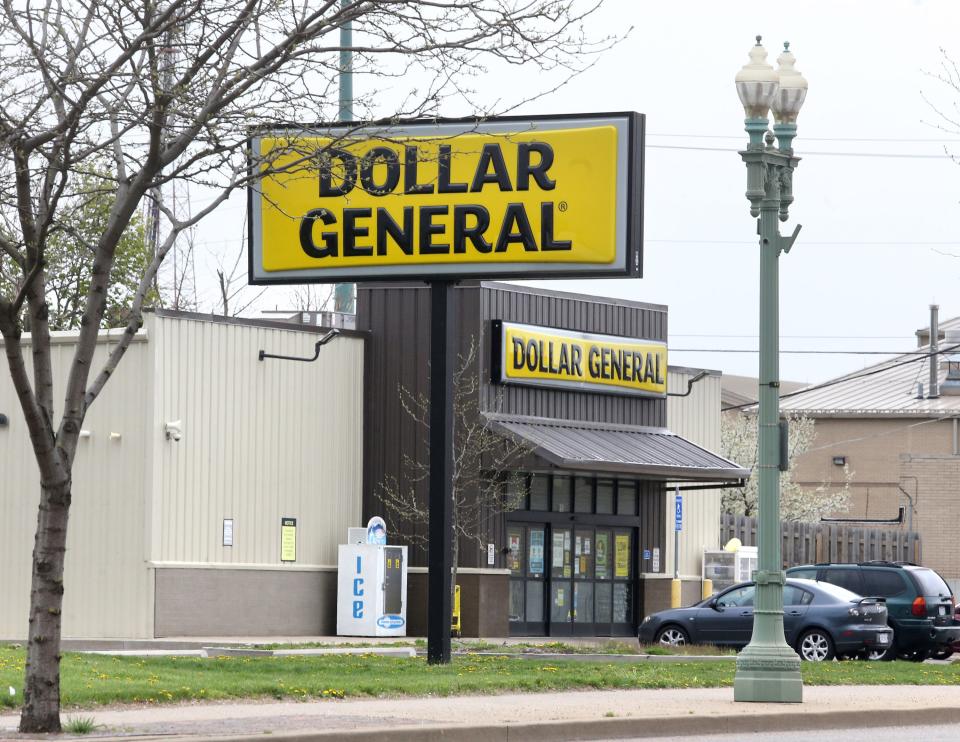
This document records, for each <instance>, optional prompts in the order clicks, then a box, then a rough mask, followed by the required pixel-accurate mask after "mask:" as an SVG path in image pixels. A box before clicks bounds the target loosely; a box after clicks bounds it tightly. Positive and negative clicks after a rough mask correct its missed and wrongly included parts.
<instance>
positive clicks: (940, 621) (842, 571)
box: [787, 561, 960, 662]
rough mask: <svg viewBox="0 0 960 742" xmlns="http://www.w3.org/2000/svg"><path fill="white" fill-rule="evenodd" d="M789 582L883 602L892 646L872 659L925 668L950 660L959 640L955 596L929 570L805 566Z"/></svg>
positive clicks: (890, 565) (886, 565)
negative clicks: (933, 660)
mask: <svg viewBox="0 0 960 742" xmlns="http://www.w3.org/2000/svg"><path fill="white" fill-rule="evenodd" d="M787 577H797V578H802V579H808V580H819V581H821V582H829V583H831V584H834V585H839V586H840V587H845V588H847V590H850V591H851V592H854V593H857V594H858V595H863V596H865V597H867V596H869V597H882V598H886V600H887V623H888V624H889V625H890V628H892V629H893V644H892V645H891V646H890V648H889V649H887V650H883V651H881V650H877V651H876V652H874V653H871V654H870V659H880V660H892V659H896V658H897V657H900V658H902V659H908V660H913V661H915V662H923V660H925V659H927V658H928V657H944V656H949V655H950V653H951V648H950V644H951V643H952V642H956V641H958V640H960V626H958V625H957V623H956V622H955V621H954V620H953V614H954V606H955V601H954V597H953V592H952V591H951V590H950V587H949V586H948V585H947V583H946V582H945V581H944V579H943V578H942V577H941V576H940V575H939V574H937V573H936V572H934V571H933V570H932V569H929V568H928V567H919V566H917V565H915V564H907V563H904V562H881V561H876V562H861V563H859V564H840V563H833V564H805V565H802V566H798V567H791V568H790V569H788V570H787Z"/></svg>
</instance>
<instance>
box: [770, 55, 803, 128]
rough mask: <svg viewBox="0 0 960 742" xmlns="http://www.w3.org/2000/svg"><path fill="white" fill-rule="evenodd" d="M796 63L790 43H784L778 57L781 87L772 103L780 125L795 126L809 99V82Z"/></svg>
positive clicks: (771, 106)
mask: <svg viewBox="0 0 960 742" xmlns="http://www.w3.org/2000/svg"><path fill="white" fill-rule="evenodd" d="M796 62H797V59H796V57H794V56H793V53H792V52H791V51H790V42H789V41H787V42H784V44H783V52H782V53H781V54H780V56H779V57H777V64H778V65H779V67H778V69H777V76H778V77H779V80H780V85H779V87H778V88H777V91H776V93H775V94H774V96H773V101H772V102H771V103H770V108H771V109H772V110H773V117H774V119H775V120H776V122H777V123H778V124H795V123H796V122H797V114H798V113H800V107H801V106H802V105H803V100H804V98H806V97H807V81H806V80H805V79H804V77H803V75H801V74H800V73H799V72H798V71H797V69H796V68H795V67H794V64H796Z"/></svg>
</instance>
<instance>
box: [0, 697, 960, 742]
mask: <svg viewBox="0 0 960 742" xmlns="http://www.w3.org/2000/svg"><path fill="white" fill-rule="evenodd" d="M957 693H958V689H957V688H956V687H955V686H943V687H936V686H813V687H806V688H804V703H802V704H790V705H786V704H746V703H739V704H738V703H734V701H733V689H732V688H720V689H714V688H711V689H694V690H619V691H573V692H562V693H524V694H508V695H491V696H456V697H449V698H387V699H346V700H339V701H338V700H325V701H314V702H302V703H298V702H270V701H264V702H256V701H251V702H243V703H210V704H187V705H169V706H143V707H123V708H112V709H103V710H93V711H80V712H72V713H70V712H68V713H64V714H63V717H62V718H63V719H64V721H65V722H66V720H67V719H69V718H70V717H83V718H85V717H93V718H94V720H95V722H96V723H97V724H98V725H100V726H99V727H98V729H97V730H96V731H95V732H94V733H92V734H88V735H84V736H83V737H75V736H73V735H70V734H65V735H64V736H63V737H62V739H76V738H80V739H94V740H97V742H106V740H125V741H126V742H131V740H132V739H134V738H135V739H136V740H137V741H138V742H139V741H140V740H150V739H159V738H161V737H162V738H163V739H165V740H183V741H187V740H189V741H191V742H200V741H203V742H213V741H214V740H219V739H225V738H227V737H229V738H232V739H233V740H251V742H252V740H263V739H264V738H265V735H269V736H268V737H266V738H268V739H270V740H273V741H274V742H280V741H281V740H282V741H284V742H286V741H293V740H296V742H308V741H309V740H318V741H319V740H335V739H342V740H351V741H359V740H371V741H372V740H378V742H407V741H409V740H457V741H458V742H460V741H461V740H462V741H463V742H473V741H474V740H476V741H477V742H499V741H500V740H503V741H505V742H506V741H507V740H521V739H522V740H524V742H530V741H535V740H573V739H615V738H618V737H653V736H671V735H691V736H696V735H702V734H708V733H725V732H741V733H743V732H748V731H759V730H767V731H789V730H807V731H809V730H817V729H841V728H851V727H857V728H861V727H882V726H893V725H904V724H912V723H921V722H922V723H937V724H951V723H960V704H958V702H957ZM17 723H18V715H17V714H15V713H13V714H11V713H6V714H0V739H3V740H8V739H13V740H17V739H21V740H22V739H29V738H30V737H26V736H18V735H17V734H16V727H17Z"/></svg>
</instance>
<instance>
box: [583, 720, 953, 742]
mask: <svg viewBox="0 0 960 742" xmlns="http://www.w3.org/2000/svg"><path fill="white" fill-rule="evenodd" d="M632 739H634V740H637V742H691V740H690V737H633V738H632ZM786 739H800V740H802V739H816V740H817V742H851V740H857V739H904V740H923V742H955V741H956V740H958V739H960V724H942V725H931V726H914V727H910V726H906V727H869V728H860V729H828V730H823V729H818V730H816V731H811V732H809V733H808V734H805V733H804V732H783V731H777V732H753V733H746V734H711V735H709V736H707V737H703V736H699V737H697V742H784V740H786ZM597 742H624V740H623V739H620V740H616V741H615V740H598V741H597Z"/></svg>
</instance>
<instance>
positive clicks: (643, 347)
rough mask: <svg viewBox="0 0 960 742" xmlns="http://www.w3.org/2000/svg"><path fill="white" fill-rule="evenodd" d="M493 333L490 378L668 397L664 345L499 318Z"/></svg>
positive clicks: (585, 389)
mask: <svg viewBox="0 0 960 742" xmlns="http://www.w3.org/2000/svg"><path fill="white" fill-rule="evenodd" d="M492 335H493V363H492V365H491V370H492V375H493V381H494V382H499V383H502V384H528V385H532V386H553V387H559V388H562V389H580V390H582V391H593V392H607V393H608V394H610V393H612V394H639V395H643V396H649V397H665V396H666V395H667V346H666V344H665V343H661V342H658V341H656V340H643V339H637V338H625V337H617V336H615V335H595V334H591V333H584V332H573V331H571V330H558V329H554V328H552V327H534V326H532V325H521V324H516V323H513V322H501V321H499V320H495V321H494V323H493V333H492Z"/></svg>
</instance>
